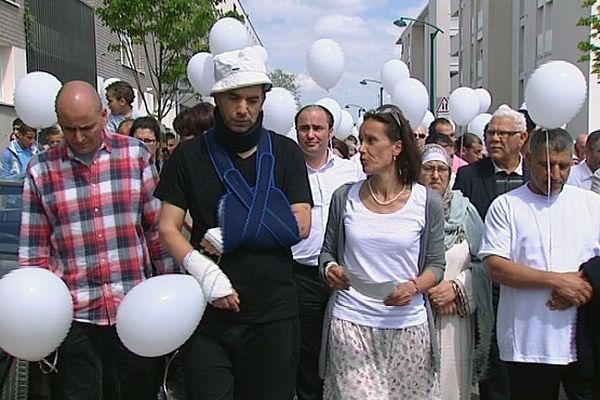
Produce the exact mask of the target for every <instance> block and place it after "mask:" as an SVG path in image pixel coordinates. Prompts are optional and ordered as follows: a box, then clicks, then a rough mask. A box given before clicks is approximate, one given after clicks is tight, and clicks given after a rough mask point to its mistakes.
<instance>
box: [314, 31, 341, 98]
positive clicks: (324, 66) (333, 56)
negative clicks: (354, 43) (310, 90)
mask: <svg viewBox="0 0 600 400" xmlns="http://www.w3.org/2000/svg"><path fill="white" fill-rule="evenodd" d="M306 65H307V67H308V72H309V73H310V76H311V77H312V78H313V80H314V81H315V82H316V83H317V85H319V86H321V87H322V88H323V89H325V90H329V89H331V88H332V87H334V86H335V85H336V84H337V83H338V81H339V80H340V78H341V76H342V73H343V72H344V52H343V51H342V48H341V47H340V46H339V45H338V44H337V43H336V42H334V41H333V40H331V39H320V40H317V41H316V42H314V43H313V44H311V45H310V47H309V49H308V53H307V54H306Z"/></svg>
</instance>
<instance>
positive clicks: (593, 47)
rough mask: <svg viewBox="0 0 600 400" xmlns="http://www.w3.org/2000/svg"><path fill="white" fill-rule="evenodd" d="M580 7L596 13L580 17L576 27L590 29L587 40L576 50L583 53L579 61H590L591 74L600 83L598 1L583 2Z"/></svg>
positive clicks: (599, 4)
mask: <svg viewBox="0 0 600 400" xmlns="http://www.w3.org/2000/svg"><path fill="white" fill-rule="evenodd" d="M581 6H582V7H583V8H588V7H592V8H595V9H596V13H595V14H594V13H590V15H587V16H585V17H581V18H580V19H579V21H578V22H577V26H585V27H589V28H590V35H589V38H588V40H587V41H582V42H579V43H578V44H577V48H578V49H579V50H580V51H581V52H582V53H583V55H582V56H581V58H580V59H579V61H591V62H592V66H591V68H592V72H593V73H595V74H596V75H597V76H598V80H599V81H600V46H599V45H598V43H599V42H600V0H583V1H582V4H581ZM592 11H593V9H592Z"/></svg>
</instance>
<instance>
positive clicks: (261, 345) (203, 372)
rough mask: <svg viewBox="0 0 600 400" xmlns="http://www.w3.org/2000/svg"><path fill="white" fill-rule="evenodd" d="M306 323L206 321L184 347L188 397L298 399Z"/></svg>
mask: <svg viewBox="0 0 600 400" xmlns="http://www.w3.org/2000/svg"><path fill="white" fill-rule="evenodd" d="M299 337H300V325H299V322H298V318H297V317H294V318H291V319H286V320H282V321H274V322H268V323H261V324H237V323H236V324H234V323H229V322H225V321H210V323H209V322H208V321H203V322H201V324H200V326H199V327H198V328H197V329H196V331H195V332H194V334H193V335H192V337H191V338H190V339H189V340H188V341H187V342H186V344H185V345H184V346H183V347H182V349H181V351H182V356H183V368H184V373H185V379H184V380H185V385H186V392H187V398H188V400H233V399H236V400H237V399H239V400H291V399H293V398H294V387H295V385H296V368H297V364H298V347H299Z"/></svg>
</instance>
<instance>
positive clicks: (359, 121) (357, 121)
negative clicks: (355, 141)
mask: <svg viewBox="0 0 600 400" xmlns="http://www.w3.org/2000/svg"><path fill="white" fill-rule="evenodd" d="M364 120H365V117H364V116H363V115H361V116H360V117H358V119H357V120H356V137H357V138H358V132H360V126H361V125H362V123H363V122H364Z"/></svg>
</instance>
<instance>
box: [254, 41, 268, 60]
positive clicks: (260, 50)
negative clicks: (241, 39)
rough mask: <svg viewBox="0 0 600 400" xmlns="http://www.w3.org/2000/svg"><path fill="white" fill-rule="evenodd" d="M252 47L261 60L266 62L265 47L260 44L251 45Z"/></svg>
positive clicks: (266, 53)
mask: <svg viewBox="0 0 600 400" xmlns="http://www.w3.org/2000/svg"><path fill="white" fill-rule="evenodd" d="M252 48H253V49H254V50H256V52H257V53H258V55H259V56H260V59H261V60H262V62H263V63H265V64H266V63H267V60H268V59H269V53H268V52H267V49H265V48H264V47H262V46H260V45H256V46H252Z"/></svg>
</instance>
